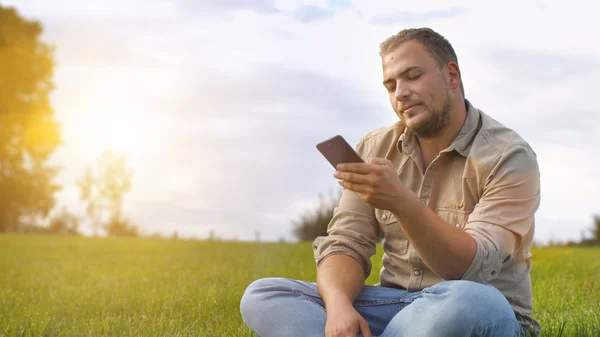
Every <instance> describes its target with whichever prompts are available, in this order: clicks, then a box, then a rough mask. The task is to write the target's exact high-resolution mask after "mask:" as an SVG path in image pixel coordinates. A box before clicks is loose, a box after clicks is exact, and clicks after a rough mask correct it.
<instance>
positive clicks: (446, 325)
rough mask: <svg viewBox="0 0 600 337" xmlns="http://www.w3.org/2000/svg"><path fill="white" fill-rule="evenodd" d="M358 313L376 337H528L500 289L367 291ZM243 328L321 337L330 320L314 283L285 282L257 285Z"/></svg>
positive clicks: (249, 295)
mask: <svg viewBox="0 0 600 337" xmlns="http://www.w3.org/2000/svg"><path fill="white" fill-rule="evenodd" d="M354 308H356V311H358V313H359V314H361V315H362V317H363V318H364V319H365V320H366V321H367V323H368V324H369V329H370V330H371V333H372V334H373V336H379V337H402V336H410V337H427V336H432V337H433V336H435V337H444V336H477V337H484V336H486V337H487V336H490V337H491V336H494V337H503V336H507V337H508V336H510V337H513V336H524V332H523V329H522V328H521V326H520V324H519V322H518V321H517V319H516V317H515V314H514V311H513V309H512V307H511V306H510V304H509V303H508V301H507V300H506V298H505V297H504V296H503V295H502V293H501V292H500V291H498V289H496V288H495V287H493V286H491V285H484V284H480V283H475V282H471V281H444V282H440V283H438V284H436V285H433V286H431V287H427V288H424V289H423V290H421V291H414V292H409V291H405V290H402V289H395V288H387V287H381V286H364V289H363V290H362V292H361V293H360V295H359V296H358V298H357V299H356V300H355V301H354ZM240 310H241V313H242V318H243V320H244V322H245V323H246V324H247V325H248V326H249V327H250V329H252V331H254V332H255V333H256V334H257V335H259V336H260V337H271V336H278V337H295V336H298V337H322V336H324V335H325V322H326V319H327V315H326V312H325V306H324V303H323V301H322V300H321V296H320V294H319V291H318V290H317V286H316V283H310V282H305V281H298V280H292V279H287V278H264V279H260V280H257V281H254V282H253V283H252V284H250V286H248V288H247V289H246V292H245V293H244V296H243V297H242V300H241V303H240Z"/></svg>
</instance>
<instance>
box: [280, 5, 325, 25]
mask: <svg viewBox="0 0 600 337" xmlns="http://www.w3.org/2000/svg"><path fill="white" fill-rule="evenodd" d="M290 15H291V16H292V17H293V18H295V19H296V20H298V21H300V22H302V23H310V22H314V21H319V20H323V19H328V18H331V17H333V16H334V15H335V13H334V12H333V11H330V10H328V9H325V8H323V7H319V6H315V5H302V6H298V7H297V8H296V9H295V10H294V11H293V12H291V13H290Z"/></svg>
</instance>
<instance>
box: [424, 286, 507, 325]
mask: <svg viewBox="0 0 600 337" xmlns="http://www.w3.org/2000/svg"><path fill="white" fill-rule="evenodd" d="M430 291H431V293H432V294H436V293H437V294H438V295H441V296H442V298H443V300H442V302H441V303H440V307H439V312H438V315H439V316H438V318H439V323H441V324H442V325H446V326H447V324H451V325H452V324H453V325H455V327H456V328H457V330H462V331H478V330H482V329H487V328H488V327H490V326H497V325H507V326H509V325H510V326H512V325H514V323H515V322H516V317H515V314H514V312H513V309H512V307H511V305H510V303H509V302H508V300H507V299H506V298H505V297H504V295H502V293H501V292H500V291H499V290H498V289H496V288H495V287H493V286H491V285H484V284H481V283H476V282H472V281H462V280H459V281H446V282H444V284H440V285H439V287H438V288H437V289H436V288H434V287H432V289H430ZM426 292H427V291H426ZM434 325H435V324H434ZM436 328H441V326H436ZM498 328H501V327H498Z"/></svg>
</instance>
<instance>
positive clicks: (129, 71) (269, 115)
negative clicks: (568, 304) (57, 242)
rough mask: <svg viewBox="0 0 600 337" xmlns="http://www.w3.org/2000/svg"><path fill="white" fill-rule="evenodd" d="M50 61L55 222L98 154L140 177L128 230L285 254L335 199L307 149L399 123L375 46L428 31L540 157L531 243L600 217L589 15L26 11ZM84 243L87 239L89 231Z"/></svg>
mask: <svg viewBox="0 0 600 337" xmlns="http://www.w3.org/2000/svg"><path fill="white" fill-rule="evenodd" d="M1 3H2V4H3V5H14V6H15V7H16V8H17V9H18V10H19V12H20V14H21V15H23V16H25V17H26V18H28V19H35V20H39V21H40V22H41V23H42V24H43V26H44V34H43V36H42V39H43V40H44V41H45V42H47V43H49V44H53V45H55V46H56V50H55V61H56V64H57V66H56V71H55V76H54V81H55V83H56V86H57V88H56V90H55V91H54V92H53V93H52V96H51V101H52V105H53V107H54V109H55V111H56V118H57V119H58V120H59V122H60V123H61V124H62V127H63V138H64V141H65V144H64V145H63V146H62V147H60V148H59V149H58V150H57V151H56V153H55V155H54V156H53V157H52V162H54V163H60V165H62V166H63V169H62V171H61V172H60V174H59V176H58V179H57V181H58V182H59V183H60V184H62V185H63V190H62V191H60V193H58V194H57V197H58V201H59V202H58V205H59V206H61V205H67V206H68V207H69V209H71V210H72V211H73V212H75V213H77V214H80V215H83V214H84V210H85V205H83V204H82V203H81V202H80V201H79V191H78V189H77V186H76V181H77V179H79V178H80V177H81V176H82V175H83V173H84V170H85V168H86V167H88V166H90V165H93V164H94V162H95V160H96V158H97V157H99V156H100V154H101V153H102V151H103V150H104V149H107V148H109V149H113V150H116V151H120V152H122V153H123V154H125V155H126V156H127V158H128V163H129V165H130V167H131V168H132V169H133V170H134V175H133V187H132V190H131V191H130V193H128V194H127V196H126V201H125V213H126V215H127V216H128V217H129V218H131V219H132V220H134V221H135V222H137V223H138V224H139V225H140V226H141V228H142V229H143V230H144V231H145V232H148V233H155V232H158V233H162V234H167V235H168V234H170V233H173V232H174V231H177V232H178V234H179V235H180V236H182V237H196V238H205V237H207V236H208V234H209V232H210V231H211V230H212V231H214V233H215V235H217V236H218V237H220V238H223V239H237V240H254V239H255V233H256V231H260V235H261V239H262V240H279V239H282V238H283V239H288V240H291V239H292V238H293V237H292V235H291V229H292V223H293V221H294V220H297V219H298V218H299V216H300V215H301V214H304V213H305V212H307V211H310V210H312V209H314V207H315V205H316V202H317V201H318V198H319V194H322V195H324V196H327V195H331V194H333V193H335V191H337V190H338V189H339V188H340V187H339V185H338V183H337V180H336V179H335V178H333V176H332V173H333V171H334V170H333V168H332V167H331V166H330V164H329V163H328V162H327V161H326V160H325V159H324V158H323V157H322V156H321V154H320V153H319V152H318V151H317V150H316V148H315V145H316V144H317V143H318V142H320V141H323V140H325V139H328V138H330V137H332V136H334V135H337V134H341V135H343V136H344V138H346V139H347V140H348V142H349V143H351V144H352V145H355V144H356V143H357V142H358V140H359V139H360V138H361V137H362V136H363V135H364V134H366V133H368V132H369V131H371V130H374V129H376V128H379V127H382V126H386V125H389V124H392V123H394V122H395V121H396V120H397V118H398V117H397V116H396V114H395V113H394V111H393V110H392V108H391V106H390V104H389V101H388V97H387V93H386V91H385V89H384V87H383V86H382V84H381V79H382V72H381V60H380V57H379V54H378V52H379V50H378V48H379V44H380V43H381V42H382V41H383V40H385V39H386V38H387V37H389V36H391V35H393V34H395V33H397V32H398V31H400V30H402V29H404V28H411V27H430V28H432V29H434V30H436V31H438V32H439V33H440V34H442V35H443V36H445V37H446V38H447V39H448V40H449V41H450V42H451V43H452V45H453V47H454V49H455V50H456V53H457V55H458V63H459V66H460V69H461V73H462V78H463V83H464V87H465V93H466V98H467V99H469V100H470V101H471V102H472V103H473V104H474V105H475V106H476V107H477V108H479V109H481V110H483V111H484V112H485V113H487V114H488V115H490V116H491V117H492V118H494V119H496V120H498V121H500V122H501V123H503V124H504V125H506V126H507V127H509V128H511V129H513V130H515V131H516V132H518V133H519V134H520V135H521V136H522V137H523V138H524V139H525V140H526V141H527V142H529V144H530V145H531V146H532V148H533V149H534V151H535V152H536V154H537V158H538V163H539V166H540V173H541V184H542V186H541V194H542V197H541V205H540V208H539V210H538V212H537V214H536V241H538V242H540V243H542V242H547V241H548V240H554V241H566V240H577V239H580V238H581V235H582V231H583V230H585V229H587V228H591V225H592V216H593V215H594V214H600V204H599V203H598V201H597V200H598V187H600V157H599V156H598V153H600V141H599V140H598V139H599V138H598V136H597V135H598V134H600V111H598V104H597V101H596V97H595V94H593V92H592V91H593V90H594V91H595V90H596V89H598V88H599V87H600V86H599V85H598V78H600V45H599V44H597V43H592V41H597V36H596V35H595V32H598V31H600V23H599V22H598V19H597V13H598V9H599V7H600V5H598V4H595V3H594V2H592V1H589V2H577V1H569V2H559V1H503V2H502V3H501V5H500V4H499V3H494V4H493V5H491V3H490V2H482V1H454V2H453V4H452V5H449V4H448V3H447V2H446V1H421V2H414V1H411V2H408V1H398V0H397V1H388V0H386V1H350V0H326V1H325V0H306V1H289V0H282V1H276V0H273V1H270V0H195V1H192V0H173V1H159V0H143V1H142V0H119V1H115V0H105V1H75V0H69V1H66V0H55V1H43V0H19V1H1ZM84 230H86V231H89V227H87V225H85V226H84Z"/></svg>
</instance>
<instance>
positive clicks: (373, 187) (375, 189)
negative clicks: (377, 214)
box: [333, 157, 408, 211]
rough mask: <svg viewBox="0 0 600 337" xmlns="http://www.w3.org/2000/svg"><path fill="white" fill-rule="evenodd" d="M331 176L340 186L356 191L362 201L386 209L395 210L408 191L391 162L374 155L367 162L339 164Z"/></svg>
mask: <svg viewBox="0 0 600 337" xmlns="http://www.w3.org/2000/svg"><path fill="white" fill-rule="evenodd" d="M333 176H334V177H336V178H337V179H338V182H339V184H340V185H341V186H342V187H344V188H347V189H349V190H351V191H354V192H356V194H357V195H358V196H359V198H360V200H362V201H363V202H365V203H367V204H369V205H370V206H372V207H374V208H379V209H385V210H388V211H393V210H396V209H397V208H398V205H399V203H400V202H401V201H402V199H403V198H404V196H405V195H406V192H407V191H408V190H407V188H406V187H405V186H404V185H403V184H402V182H401V181H400V178H399V177H398V174H397V173H396V170H395V169H394V167H393V165H392V162H391V161H389V160H387V159H384V158H378V157H374V158H371V159H370V160H369V163H344V164H339V165H337V171H336V172H334V174H333Z"/></svg>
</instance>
